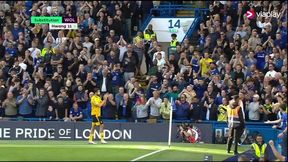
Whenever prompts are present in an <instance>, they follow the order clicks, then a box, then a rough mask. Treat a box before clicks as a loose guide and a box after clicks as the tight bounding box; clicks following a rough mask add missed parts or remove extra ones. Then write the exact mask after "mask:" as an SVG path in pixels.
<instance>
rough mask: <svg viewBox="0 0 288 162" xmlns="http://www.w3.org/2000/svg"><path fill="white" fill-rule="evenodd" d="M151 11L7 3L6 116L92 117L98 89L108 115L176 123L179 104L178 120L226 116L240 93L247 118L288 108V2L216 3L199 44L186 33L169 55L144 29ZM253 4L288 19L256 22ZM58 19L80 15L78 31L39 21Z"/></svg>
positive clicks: (2, 100)
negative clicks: (54, 27) (37, 18)
mask: <svg viewBox="0 0 288 162" xmlns="http://www.w3.org/2000/svg"><path fill="white" fill-rule="evenodd" d="M154 5H155V4H154ZM152 7H153V2H152V1H123V2H121V1H117V2H116V1H111V2H104V1H101V2H100V1H93V2H85V1H81V2H75V1H65V2H60V1H53V2H52V1H51V2H49V1H39V2H34V1H33V2H32V1H31V2H29V1H27V2H25V1H16V2H11V3H10V2H9V3H8V1H7V2H5V1H1V2H0V35H1V38H0V60H1V62H0V69H1V70H0V107H1V108H0V112H1V117H11V118H15V117H23V118H31V117H33V118H34V117H36V118H40V119H41V118H45V119H47V118H48V119H50V120H65V121H67V120H72V121H77V120H83V119H89V118H90V112H89V111H91V103H90V98H91V97H92V96H93V95H94V92H95V89H96V88H98V89H100V91H101V95H102V97H103V98H107V103H106V105H105V106H103V108H102V117H103V119H127V120H129V121H134V120H137V121H146V119H164V120H167V119H169V114H170V110H171V109H173V118H174V119H178V120H190V119H191V120H193V121H203V120H209V121H226V120H227V113H226V111H227V106H228V104H229V101H230V100H231V97H232V96H234V95H239V97H240V98H241V100H242V101H243V107H244V110H245V113H246V118H245V119H246V120H247V121H254V122H260V121H267V120H270V121H273V120H277V119H279V118H281V116H282V115H283V114H284V113H287V112H286V111H285V110H281V109H280V107H281V105H283V104H285V103H286V102H287V99H286V94H287V4H286V2H278V1H271V2H270V1H253V2H250V1H249V2H248V1H245V2H244V1H243V2H241V1H239V2H232V1H224V2H218V1H217V2H216V1H215V2H213V1H211V2H210V4H209V14H208V15H206V17H204V19H203V21H202V22H201V24H200V26H199V28H198V31H197V32H198V33H197V35H198V38H199V39H198V41H197V42H192V39H190V38H186V39H185V40H184V41H183V43H181V42H179V43H177V44H176V46H175V51H174V52H173V53H170V54H168V53H165V52H164V51H163V49H162V47H161V45H160V43H159V42H157V33H155V32H154V31H153V26H152V25H151V26H149V27H148V29H147V30H145V31H140V27H141V24H142V22H143V20H145V17H146V16H147V14H148V13H149V10H150V9H151V8H152ZM250 9H254V10H255V12H260V11H262V12H276V13H279V14H280V16H279V17H261V16H258V15H255V18H254V19H251V20H250V19H248V18H247V16H246V12H247V11H248V10H250ZM57 15H60V16H68V17H69V16H72V17H76V16H77V17H78V18H79V23H78V24H79V29H78V30H49V26H48V24H32V23H31V22H30V17H31V16H57ZM264 16H265V15H264ZM174 37H175V36H174ZM171 40H172V38H171ZM172 41H173V42H174V40H172ZM171 44H172V45H175V44H174V43H171ZM137 76H146V79H147V83H148V85H147V86H143V84H142V83H141V81H140V80H138V79H137V78H138V77H137ZM140 83H141V84H140Z"/></svg>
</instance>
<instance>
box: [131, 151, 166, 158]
mask: <svg viewBox="0 0 288 162" xmlns="http://www.w3.org/2000/svg"><path fill="white" fill-rule="evenodd" d="M164 150H167V148H165V149H161V150H156V151H153V152H150V153H149V154H145V155H143V156H140V157H138V158H136V159H133V160H131V161H137V160H140V159H143V158H145V157H147V156H150V155H153V154H156V153H158V152H161V151H164Z"/></svg>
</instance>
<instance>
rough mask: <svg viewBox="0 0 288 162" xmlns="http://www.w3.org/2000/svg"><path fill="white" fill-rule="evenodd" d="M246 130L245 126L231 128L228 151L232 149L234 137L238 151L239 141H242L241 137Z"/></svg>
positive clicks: (235, 147) (235, 150) (235, 151)
mask: <svg viewBox="0 0 288 162" xmlns="http://www.w3.org/2000/svg"><path fill="white" fill-rule="evenodd" d="M243 132H244V127H241V126H240V127H235V128H229V132H228V140H227V151H230V150H231V146H232V142H233V139H234V153H237V152H238V143H239V142H240V137H241V135H242V134H243Z"/></svg>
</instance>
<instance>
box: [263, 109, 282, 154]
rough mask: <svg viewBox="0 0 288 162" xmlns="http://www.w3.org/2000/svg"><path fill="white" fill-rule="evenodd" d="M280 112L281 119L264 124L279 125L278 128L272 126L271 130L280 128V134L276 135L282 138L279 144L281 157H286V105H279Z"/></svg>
mask: <svg viewBox="0 0 288 162" xmlns="http://www.w3.org/2000/svg"><path fill="white" fill-rule="evenodd" d="M279 107H280V112H281V113H282V117H281V118H280V119H278V120H274V121H269V120H268V121H267V122H265V123H266V124H278V123H281V124H280V127H278V125H274V126H273V128H280V129H281V131H282V132H281V133H282V134H281V133H280V134H279V135H278V137H284V138H283V140H282V142H281V148H282V155H284V156H285V157H287V105H286V104H281V105H280V106H279Z"/></svg>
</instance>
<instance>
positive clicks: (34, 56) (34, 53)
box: [28, 41, 41, 59]
mask: <svg viewBox="0 0 288 162" xmlns="http://www.w3.org/2000/svg"><path fill="white" fill-rule="evenodd" d="M28 50H29V51H30V52H31V56H32V58H33V59H35V58H36V56H37V53H41V51H40V49H39V48H37V44H36V42H35V41H32V47H31V48H29V49H28Z"/></svg>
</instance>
